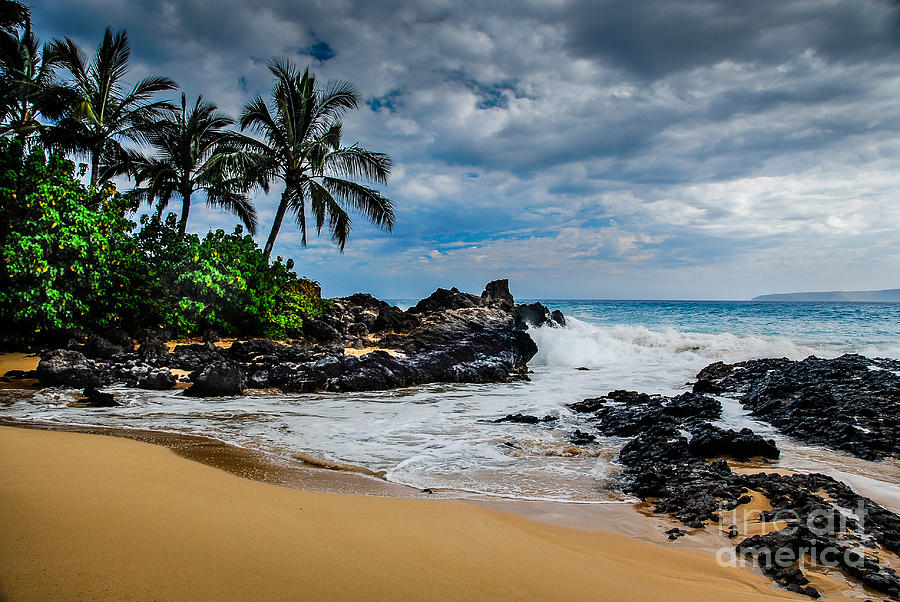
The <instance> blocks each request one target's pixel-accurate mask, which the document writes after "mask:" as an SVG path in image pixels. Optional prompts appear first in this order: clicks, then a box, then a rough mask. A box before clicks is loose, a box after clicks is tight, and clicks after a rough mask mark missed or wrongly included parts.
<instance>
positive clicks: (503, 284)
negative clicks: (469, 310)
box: [481, 278, 516, 310]
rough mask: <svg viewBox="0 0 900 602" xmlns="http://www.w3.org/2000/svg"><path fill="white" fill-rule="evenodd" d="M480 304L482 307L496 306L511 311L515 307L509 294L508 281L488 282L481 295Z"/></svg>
mask: <svg viewBox="0 0 900 602" xmlns="http://www.w3.org/2000/svg"><path fill="white" fill-rule="evenodd" d="M481 302H482V303H483V304H484V305H498V306H500V307H503V308H506V309H510V310H511V309H513V308H514V307H515V305H516V302H515V300H514V299H513V296H512V294H511V293H510V292H509V280H507V279H506V278H504V279H503V280H494V281H492V282H488V283H487V286H485V287H484V292H483V293H481Z"/></svg>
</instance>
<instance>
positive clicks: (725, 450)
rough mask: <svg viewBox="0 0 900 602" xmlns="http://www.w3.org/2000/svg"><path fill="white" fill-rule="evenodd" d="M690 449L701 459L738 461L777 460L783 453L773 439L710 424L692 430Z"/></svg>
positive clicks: (745, 430) (746, 430) (746, 429)
mask: <svg viewBox="0 0 900 602" xmlns="http://www.w3.org/2000/svg"><path fill="white" fill-rule="evenodd" d="M688 448H689V449H690V450H691V454H692V455H694V456H698V457H701V458H715V457H718V456H731V457H732V458H736V459H738V460H746V459H748V458H753V457H760V458H767V459H771V460H777V459H778V458H779V457H780V456H781V451H780V450H779V449H778V447H777V446H776V445H775V441H774V440H772V439H763V438H762V437H760V436H759V435H757V434H756V433H754V432H753V431H752V430H750V429H748V428H742V429H741V430H740V431H735V430H734V429H728V430H725V429H721V428H719V427H717V426H713V425H711V424H709V423H704V424H701V425H699V426H697V427H695V428H694V429H692V430H691V441H690V443H689V444H688Z"/></svg>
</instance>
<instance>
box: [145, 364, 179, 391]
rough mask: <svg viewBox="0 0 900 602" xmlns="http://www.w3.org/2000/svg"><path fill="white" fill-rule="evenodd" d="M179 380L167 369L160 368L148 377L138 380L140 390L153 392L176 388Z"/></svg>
mask: <svg viewBox="0 0 900 602" xmlns="http://www.w3.org/2000/svg"><path fill="white" fill-rule="evenodd" d="M177 382H178V379H177V378H175V375H174V374H172V372H171V371H170V370H168V369H166V368H160V369H157V370H153V371H151V372H150V373H149V374H147V375H146V376H144V377H142V378H140V379H138V381H137V388H138V389H148V390H151V391H167V390H169V389H171V388H172V387H174V386H175V383H177Z"/></svg>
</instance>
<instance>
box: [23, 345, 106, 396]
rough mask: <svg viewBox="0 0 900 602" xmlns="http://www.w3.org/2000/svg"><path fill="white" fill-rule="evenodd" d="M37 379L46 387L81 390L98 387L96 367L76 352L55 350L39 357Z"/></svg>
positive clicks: (98, 379)
mask: <svg viewBox="0 0 900 602" xmlns="http://www.w3.org/2000/svg"><path fill="white" fill-rule="evenodd" d="M37 377H38V380H40V382H41V384H44V385H47V386H51V387H54V386H61V387H72V388H73V389H83V388H86V387H97V386H99V385H100V374H99V370H98V368H97V365H96V364H95V363H94V362H92V361H91V360H89V359H88V358H86V357H85V356H84V355H83V354H81V353H79V352H77V351H70V350H68V349H56V350H54V351H48V352H47V353H45V354H44V355H42V356H41V361H40V363H38V366H37Z"/></svg>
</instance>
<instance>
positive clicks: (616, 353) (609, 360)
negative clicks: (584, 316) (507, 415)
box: [529, 318, 841, 368]
mask: <svg viewBox="0 0 900 602" xmlns="http://www.w3.org/2000/svg"><path fill="white" fill-rule="evenodd" d="M529 334H531V337H532V338H533V339H534V340H535V342H536V343H537V345H538V354H537V355H536V356H535V358H534V359H533V360H532V363H534V364H542V365H546V366H553V367H578V366H585V367H595V368H603V367H607V366H610V365H628V364H632V365H646V364H647V363H651V364H656V365H669V366H672V367H683V368H689V367H692V366H700V367H702V366H705V365H706V364H709V363H710V362H715V361H724V362H736V361H742V360H747V359H753V358H762V357H787V358H790V359H803V358H805V357H807V356H809V355H818V356H820V357H829V356H835V355H839V354H840V353H841V350H840V349H835V348H833V347H828V346H825V345H816V346H814V345H800V344H797V343H795V342H793V341H791V340H790V339H788V338H786V337H757V336H744V335H736V334H732V333H730V332H724V333H695V332H681V331H678V330H676V329H674V328H664V329H660V330H651V329H649V328H646V327H644V326H634V325H629V324H616V325H613V326H602V325H597V324H590V323H588V322H583V321H581V320H578V319H577V318H568V319H567V325H566V327H564V328H552V327H542V328H535V329H532V330H530V331H529ZM700 364H702V366H701V365H700Z"/></svg>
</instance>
